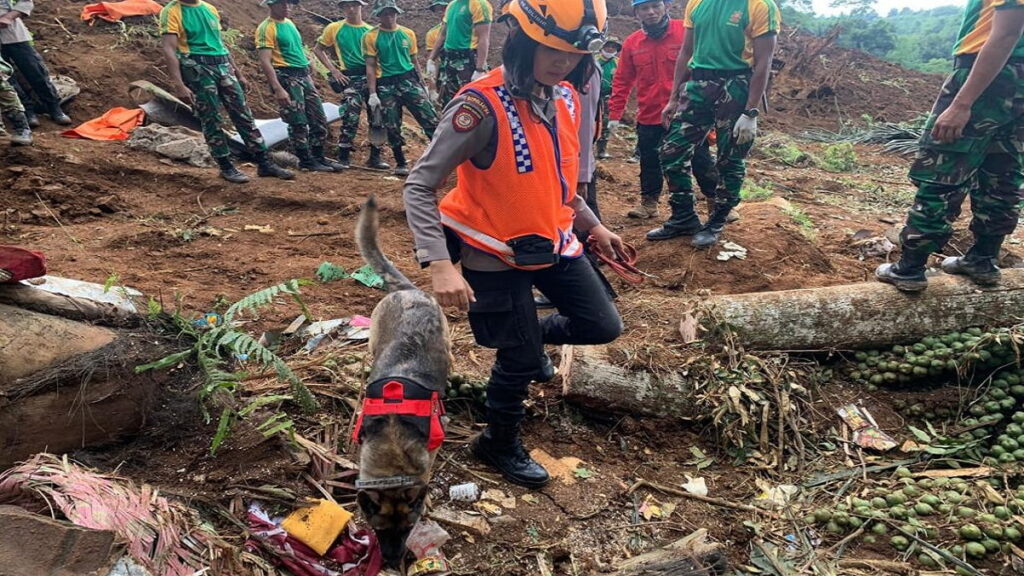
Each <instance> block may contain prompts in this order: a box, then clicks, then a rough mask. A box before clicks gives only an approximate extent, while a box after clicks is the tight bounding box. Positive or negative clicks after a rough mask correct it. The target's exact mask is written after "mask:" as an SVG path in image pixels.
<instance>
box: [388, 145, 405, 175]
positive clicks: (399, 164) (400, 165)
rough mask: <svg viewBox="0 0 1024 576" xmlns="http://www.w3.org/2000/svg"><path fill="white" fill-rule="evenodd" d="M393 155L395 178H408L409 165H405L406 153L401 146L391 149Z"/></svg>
mask: <svg viewBox="0 0 1024 576" xmlns="http://www.w3.org/2000/svg"><path fill="white" fill-rule="evenodd" d="M391 153H392V154H394V156H395V176H408V175H409V165H408V164H406V163H405V152H404V151H403V150H402V147H401V146H395V147H394V148H392V149H391Z"/></svg>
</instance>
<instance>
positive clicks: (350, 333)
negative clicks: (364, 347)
mask: <svg viewBox="0 0 1024 576" xmlns="http://www.w3.org/2000/svg"><path fill="white" fill-rule="evenodd" d="M365 318H366V317H365V316H353V317H352V318H335V319H333V320H321V321H319V322H313V323H312V324H310V325H308V326H306V327H305V328H302V329H301V330H299V331H298V332H296V333H295V336H296V337H297V338H306V339H307V341H306V344H305V345H304V346H303V350H305V351H306V352H312V351H313V350H316V349H317V348H318V347H319V346H320V345H321V344H322V343H323V342H324V341H325V340H326V339H327V338H328V337H331V338H332V339H333V342H334V345H336V346H345V345H347V344H349V343H350V342H359V341H363V340H368V339H369V338H370V325H369V322H367V321H366V320H364V319H365ZM353 322H355V323H356V324H353Z"/></svg>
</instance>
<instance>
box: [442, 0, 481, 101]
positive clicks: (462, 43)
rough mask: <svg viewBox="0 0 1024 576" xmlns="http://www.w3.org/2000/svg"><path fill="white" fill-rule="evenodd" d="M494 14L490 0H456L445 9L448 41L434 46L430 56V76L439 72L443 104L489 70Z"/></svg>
mask: <svg viewBox="0 0 1024 576" xmlns="http://www.w3.org/2000/svg"><path fill="white" fill-rule="evenodd" d="M492 13H493V9H492V8H491V5H490V4H489V3H488V1H487V0H452V2H451V3H449V4H448V8H446V9H445V12H444V19H443V20H442V26H441V38H443V39H444V41H443V42H438V44H437V46H434V47H433V48H431V51H430V56H429V57H428V59H427V75H428V76H433V75H434V74H437V78H438V84H439V86H438V92H439V93H440V94H439V97H440V101H441V104H447V103H448V101H449V100H451V99H452V98H454V97H455V94H456V92H458V91H459V90H460V89H461V88H462V87H463V86H465V85H466V84H469V83H470V82H472V81H473V80H476V79H477V78H480V77H481V76H483V75H484V73H485V72H487V51H488V50H489V49H490V45H491V22H492V20H493V16H492ZM442 52H443V57H442V59H441V66H440V67H438V66H437V64H436V62H437V59H438V56H441V55H442Z"/></svg>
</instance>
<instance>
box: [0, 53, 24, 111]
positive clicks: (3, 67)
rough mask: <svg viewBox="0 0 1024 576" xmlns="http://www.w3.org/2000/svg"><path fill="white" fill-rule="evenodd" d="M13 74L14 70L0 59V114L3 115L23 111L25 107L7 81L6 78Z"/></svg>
mask: <svg viewBox="0 0 1024 576" xmlns="http://www.w3.org/2000/svg"><path fill="white" fill-rule="evenodd" d="M13 73H14V69H13V68H11V66H10V65H9V64H8V63H7V62H4V61H3V60H2V59H0V112H2V113H4V114H9V113H11V112H24V111H25V107H24V106H22V104H21V99H20V98H18V93H17V92H16V91H15V90H14V86H12V85H11V83H10V82H9V81H8V78H10V77H11V75H12V74H13Z"/></svg>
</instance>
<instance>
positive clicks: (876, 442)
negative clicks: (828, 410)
mask: <svg viewBox="0 0 1024 576" xmlns="http://www.w3.org/2000/svg"><path fill="white" fill-rule="evenodd" d="M838 412H839V417H840V418H842V419H843V422H845V423H846V425H847V426H849V427H850V430H852V431H853V442H854V443H855V444H857V445H858V446H860V447H861V448H868V449H871V450H879V451H881V452H886V451H888V450H892V449H893V448H895V447H896V446H898V445H899V444H897V442H896V441H895V440H893V438H892V437H891V436H889V435H888V434H886V433H885V432H882V431H881V430H879V429H878V424H876V423H875V419H874V418H873V417H872V416H871V413H870V412H868V411H867V409H866V408H861V407H860V406H856V405H854V404H847V405H846V406H843V407H842V408H840V409H839V410H838Z"/></svg>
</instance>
